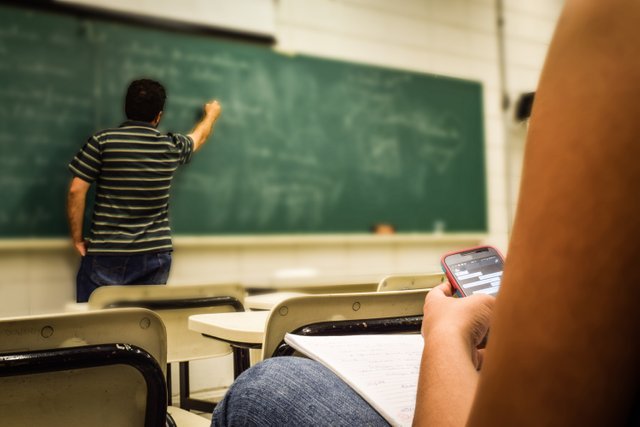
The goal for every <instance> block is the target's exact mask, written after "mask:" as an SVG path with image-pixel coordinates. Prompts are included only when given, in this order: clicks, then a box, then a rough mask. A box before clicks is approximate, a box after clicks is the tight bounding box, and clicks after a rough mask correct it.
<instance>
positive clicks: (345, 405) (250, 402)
mask: <svg viewBox="0 0 640 427" xmlns="http://www.w3.org/2000/svg"><path fill="white" fill-rule="evenodd" d="M211 425H212V426H213V427H222V426H332V427H335V426H350V427H351V426H388V425H389V424H388V423H387V421H386V420H385V419H384V418H382V416H380V414H378V413H377V412H376V411H375V410H374V409H373V408H372V407H371V406H369V404H368V403H367V402H365V401H364V400H363V399H362V398H361V397H360V395H358V394H357V393H356V392H354V391H353V390H352V389H351V387H349V386H348V385H347V384H346V383H345V382H343V381H342V380H341V379H340V378H338V377H337V376H336V375H335V374H334V373H333V372H331V371H330V370H329V369H327V368H325V367H324V366H323V365H321V364H320V363H318V362H315V361H313V360H310V359H305V358H302V357H274V358H271V359H267V360H265V361H264V362H261V363H258V364H257V365H255V366H253V367H252V368H250V369H248V370H246V371H245V372H243V373H242V375H240V376H239V377H238V378H237V379H236V380H235V382H234V383H233V384H232V385H231V387H230V388H229V390H228V391H227V394H226V395H225V397H224V399H223V400H222V402H220V403H219V404H218V405H216V409H215V412H214V413H213V419H212V423H211Z"/></svg>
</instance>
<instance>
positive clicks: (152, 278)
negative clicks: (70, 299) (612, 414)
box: [76, 252, 171, 302]
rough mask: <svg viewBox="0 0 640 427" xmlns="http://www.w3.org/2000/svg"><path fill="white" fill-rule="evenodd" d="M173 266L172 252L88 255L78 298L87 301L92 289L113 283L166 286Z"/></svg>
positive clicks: (82, 267) (82, 265) (79, 280)
mask: <svg viewBox="0 0 640 427" xmlns="http://www.w3.org/2000/svg"><path fill="white" fill-rule="evenodd" d="M170 269H171V252H159V253H152V254H139V255H127V256H110V255H86V256H83V257H82V261H81V262H80V269H79V270H78V276H77V278H76V292H77V293H76V300H77V301H78V302H87V301H88V300H89V295H91V292H93V291H94V290H96V289H97V288H99V287H100V286H110V285H164V284H165V283H167V279H168V278H169V270H170Z"/></svg>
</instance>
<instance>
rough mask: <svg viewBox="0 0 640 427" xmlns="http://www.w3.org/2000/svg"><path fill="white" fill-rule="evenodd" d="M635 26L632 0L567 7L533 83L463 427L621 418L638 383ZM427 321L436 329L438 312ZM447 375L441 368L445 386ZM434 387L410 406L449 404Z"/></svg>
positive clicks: (638, 56)
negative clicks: (511, 216)
mask: <svg viewBox="0 0 640 427" xmlns="http://www.w3.org/2000/svg"><path fill="white" fill-rule="evenodd" d="M638 22H640V2H637V1H631V0H608V1H601V0H567V2H566V6H565V10H564V12H563V14H562V16H561V18H560V21H559V24H558V29H557V31H556V34H555V35H554V38H553V41H552V43H551V46H550V50H549V54H548V57H547V61H546V64H545V68H544V71H543V73H542V76H541V80H540V85H539V88H538V91H537V92H536V101H535V104H534V107H533V116H532V119H531V125H530V128H529V135H528V139H527V148H526V153H525V162H524V169H523V182H522V186H521V191H520V200H519V204H518V211H517V215H516V221H515V224H514V230H513V235H512V239H511V242H510V247H509V251H508V254H507V261H506V265H505V272H504V278H503V283H502V287H501V289H500V294H499V295H498V297H497V300H496V305H495V310H494V313H493V317H492V320H491V334H490V339H489V343H488V346H487V349H486V352H485V354H484V363H483V367H482V371H481V374H480V378H479V382H478V385H477V389H474V384H469V383H462V384H461V387H465V390H464V391H461V393H464V394H465V395H469V394H471V395H475V397H474V401H473V404H472V406H471V411H470V412H469V413H468V419H467V424H468V425H471V426H474V425H483V426H486V425H496V426H497V425H514V426H515V425H517V426H528V425H535V426H539V425H624V424H625V423H628V422H629V417H630V414H631V411H632V409H633V405H634V399H637V390H638V383H639V382H640V364H638V354H639V353H640V332H639V331H640V329H639V327H638V325H640V317H639V313H640V307H639V304H640V303H639V301H640V268H638V242H640V220H639V219H638V218H639V214H638V212H639V210H638V208H639V206H638V198H639V196H638V183H640V168H639V167H638V159H640V143H639V139H640V120H639V118H640V102H639V99H640V79H639V78H638V76H640V44H639V43H638V42H637V41H638V38H639V37H640V27H639V26H638ZM434 295H435V294H434ZM437 302H438V301H437V300H436V303H437ZM452 302H453V303H457V305H460V304H461V303H462V301H456V300H452ZM431 320H432V321H433V322H432V325H431V326H430V327H431V328H435V329H437V328H438V325H439V324H440V322H441V321H445V320H446V316H441V317H440V318H435V319H431ZM459 333H460V332H459ZM425 344H428V343H425ZM453 350H454V351H455V348H454V349H453ZM429 351H435V352H440V353H442V352H446V351H447V349H444V348H442V347H440V346H437V345H431V346H430V347H427V345H425V352H429ZM433 357H434V358H435V356H433ZM440 357H444V356H442V355H441V356H440ZM460 357H462V356H461V352H460V351H458V352H457V354H456V355H451V356H450V358H455V359H456V360H457V359H458V358H460ZM467 358H468V356H467ZM467 363H468V362H467ZM454 369H455V367H453V366H449V370H454ZM425 372H426V375H440V374H439V371H437V370H435V369H426V367H425ZM442 372H444V373H445V374H446V373H447V372H446V371H442ZM456 378H457V377H455V376H454V377H453V378H447V377H445V376H444V375H440V376H439V380H440V381H442V382H445V383H446V384H447V385H448V386H449V387H453V385H452V384H450V382H451V381H455V379H456ZM438 394H439V390H438V389H428V390H423V394H422V395H421V397H420V399H421V400H420V401H419V402H418V405H419V406H420V405H425V406H426V407H428V408H429V409H430V410H432V411H436V413H437V414H447V413H448V412H450V411H456V410H458V409H459V408H458V407H457V405H456V402H453V401H442V399H441V400H440V401H437V402H435V403H434V399H436V400H437V399H438ZM461 410H466V407H462V408H461ZM436 416H437V415H434V417H436ZM466 418H467V414H463V415H462V416H461V417H459V419H456V420H455V421H456V422H455V424H454V423H451V424H450V425H462V424H464V421H465V419H466Z"/></svg>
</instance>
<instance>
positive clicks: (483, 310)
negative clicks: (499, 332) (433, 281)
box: [422, 282, 495, 369]
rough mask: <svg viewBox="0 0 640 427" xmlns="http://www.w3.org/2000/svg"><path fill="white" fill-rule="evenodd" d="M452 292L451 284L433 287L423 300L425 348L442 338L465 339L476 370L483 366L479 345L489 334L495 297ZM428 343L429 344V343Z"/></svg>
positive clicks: (446, 283)
mask: <svg viewBox="0 0 640 427" xmlns="http://www.w3.org/2000/svg"><path fill="white" fill-rule="evenodd" d="M452 295H453V289H452V287H451V285H450V284H449V283H448V282H445V283H442V284H441V285H439V286H437V287H435V288H433V289H432V290H431V291H429V293H428V294H427V297H426V298H425V301H424V319H423V321H422V336H423V337H424V339H425V345H429V344H433V343H434V342H435V343H438V342H441V341H442V340H443V339H445V340H450V339H462V340H464V342H465V343H467V344H468V348H469V349H470V350H471V354H470V356H471V359H472V362H473V364H474V365H475V367H476V369H480V366H481V364H482V351H481V350H479V349H478V346H479V345H480V344H481V343H482V342H483V340H484V338H485V337H486V335H487V332H488V331H489V325H490V323H491V313H492V311H493V304H494V303H495V298H494V297H492V296H489V295H481V294H476V295H471V296H468V297H464V298H453V297H452ZM427 343H429V344H427Z"/></svg>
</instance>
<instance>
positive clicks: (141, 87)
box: [124, 79, 167, 124]
mask: <svg viewBox="0 0 640 427" xmlns="http://www.w3.org/2000/svg"><path fill="white" fill-rule="evenodd" d="M166 98H167V95H166V93H165V91H164V87H162V85H161V84H160V83H158V82H156V81H153V80H149V79H140V80H135V81H133V82H131V84H130V85H129V89H128V90H127V98H126V100H125V106H124V111H125V114H126V115H127V119H129V120H137V121H141V122H149V123H153V122H155V121H156V119H159V114H160V113H161V112H162V109H163V108H164V101H165V99H166ZM156 124H157V123H156Z"/></svg>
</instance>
